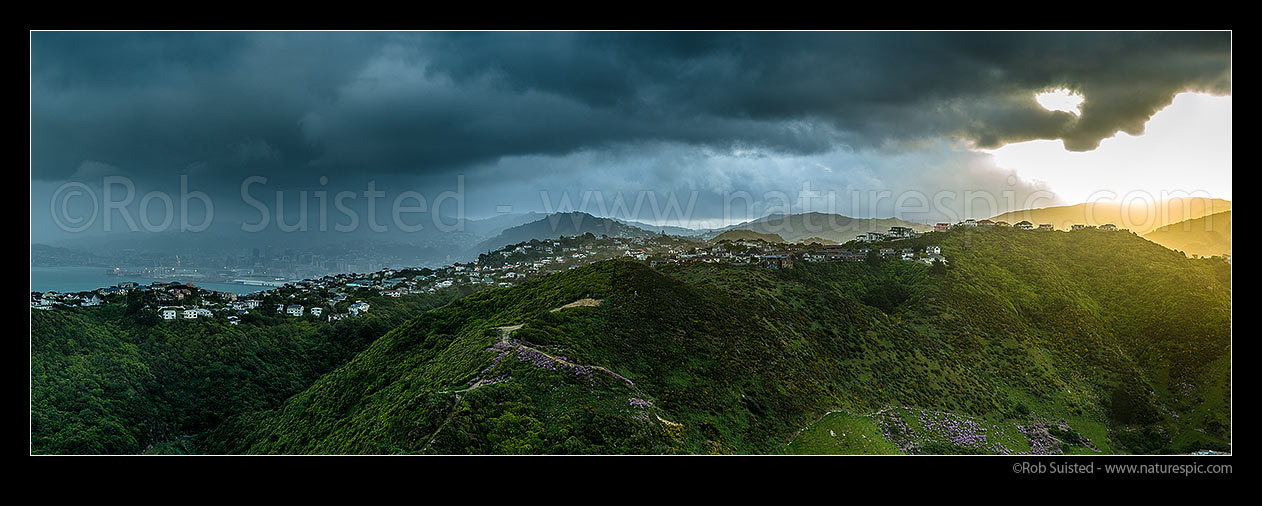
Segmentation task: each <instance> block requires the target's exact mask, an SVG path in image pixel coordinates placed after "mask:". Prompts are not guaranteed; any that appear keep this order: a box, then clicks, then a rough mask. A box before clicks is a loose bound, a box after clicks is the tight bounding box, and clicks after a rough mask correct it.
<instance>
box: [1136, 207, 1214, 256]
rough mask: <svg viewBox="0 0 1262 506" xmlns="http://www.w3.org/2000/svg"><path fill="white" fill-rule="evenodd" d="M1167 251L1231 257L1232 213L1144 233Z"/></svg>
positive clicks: (1187, 221) (1184, 222)
mask: <svg viewBox="0 0 1262 506" xmlns="http://www.w3.org/2000/svg"><path fill="white" fill-rule="evenodd" d="M1144 239H1148V240H1149V241H1152V242H1155V243H1157V244H1160V245H1162V246H1165V247H1167V248H1170V249H1173V250H1178V251H1182V252H1183V253H1185V254H1187V255H1189V256H1191V255H1200V256H1203V257H1210V256H1218V255H1230V254H1231V211H1225V212H1221V213H1214V214H1211V215H1209V216H1202V217H1200V218H1196V219H1191V220H1185V221H1181V222H1178V223H1175V224H1173V225H1167V226H1164V227H1161V228H1159V229H1156V230H1154V231H1152V232H1149V233H1147V234H1144Z"/></svg>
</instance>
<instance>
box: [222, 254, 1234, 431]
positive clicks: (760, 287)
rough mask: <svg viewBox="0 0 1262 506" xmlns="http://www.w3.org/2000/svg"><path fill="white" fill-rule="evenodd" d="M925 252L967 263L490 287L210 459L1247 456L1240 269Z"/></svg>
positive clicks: (376, 347) (573, 274)
mask: <svg viewBox="0 0 1262 506" xmlns="http://www.w3.org/2000/svg"><path fill="white" fill-rule="evenodd" d="M902 244H907V245H909V246H911V245H915V246H921V245H927V244H939V245H941V246H942V248H943V253H944V255H945V256H946V257H947V258H948V259H949V260H950V262H949V265H950V267H949V268H947V269H944V270H941V271H935V270H934V269H931V268H930V267H929V266H926V265H924V264H921V263H918V262H903V261H884V262H881V261H877V260H875V259H873V260H871V261H869V262H857V263H853V262H847V263H808V262H798V263H797V265H796V267H795V268H793V269H787V270H766V269H760V268H757V267H754V266H736V265H727V264H683V265H668V266H663V267H661V268H660V269H658V270H654V269H650V268H649V267H647V266H646V265H644V264H641V263H636V262H630V261H606V262H601V263H598V264H594V265H590V266H587V267H582V268H577V269H574V270H571V271H567V272H562V273H558V274H554V275H551V276H547V277H544V278H540V279H537V280H533V281H530V282H526V283H524V284H522V285H519V286H516V287H511V288H504V289H497V290H489V291H485V292H479V293H477V294H473V295H470V296H468V297H464V298H461V299H458V300H456V301H454V302H452V303H451V304H449V305H446V306H444V307H441V308H437V309H433V310H430V311H426V312H423V313H420V314H419V315H417V316H416V317H415V318H413V319H412V320H410V321H409V322H407V323H406V324H403V325H401V326H399V327H398V328H396V329H394V330H393V331H391V332H389V333H388V334H386V335H385V336H383V337H381V338H380V339H377V340H376V341H375V342H373V343H372V345H371V346H369V347H368V349H366V350H365V351H364V352H363V353H360V354H359V355H358V356H356V357H355V358H354V359H352V360H351V361H350V362H348V363H347V364H345V365H344V366H342V367H339V368H337V369H336V370H334V371H332V372H330V373H329V374H326V375H324V376H322V377H321V378H320V379H319V380H318V381H316V382H315V383H314V384H313V385H312V386H311V387H310V388H308V389H306V390H304V391H303V392H301V393H299V394H297V395H295V396H294V397H293V398H291V399H289V400H288V401H287V402H285V403H284V405H283V406H280V407H279V408H276V409H267V408H264V409H261V410H258V411H255V412H252V413H249V414H246V415H241V416H235V417H232V418H230V419H229V421H228V422H226V423H224V424H223V425H221V426H219V427H218V428H217V429H216V430H215V431H214V432H213V433H212V434H211V435H210V437H209V438H208V440H207V441H206V447H205V450H206V451H222V452H229V453H782V452H810V453H829V452H871V453H887V452H890V451H898V452H902V453H977V452H983V453H1021V452H1035V453H1058V452H1067V453H1071V452H1096V451H1101V452H1137V453H1152V452H1163V453H1168V452H1187V451H1193V450H1197V449H1202V448H1210V449H1219V450H1225V449H1229V444H1230V443H1229V439H1228V437H1229V430H1230V427H1229V425H1228V423H1229V420H1230V418H1229V417H1230V391H1229V386H1228V385H1229V379H1230V362H1229V360H1230V359H1229V353H1230V292H1229V286H1230V280H1229V275H1230V270H1229V266H1228V265H1227V264H1226V263H1225V262H1223V261H1220V260H1197V259H1188V258H1185V257H1184V256H1182V255H1180V254H1178V253H1176V252H1173V251H1170V250H1168V249H1166V248H1163V247H1160V246H1158V245H1156V244H1153V243H1151V242H1148V241H1145V240H1143V239H1141V238H1139V237H1137V236H1135V235H1133V234H1128V233H1119V232H1115V233H1110V232H1104V231H1098V230H1086V231H1078V232H1074V233H1060V232H1055V233H1032V232H1025V231H1019V230H1012V229H993V230H985V231H952V232H947V233H929V234H925V235H924V236H923V237H921V238H918V239H914V240H909V241H904V242H903V243H902ZM832 412H837V413H840V414H833V415H829V417H824V415H825V414H826V413H832ZM821 417H824V418H821ZM982 429H989V430H982ZM839 430H840V431H841V432H838V431H839ZM827 431H832V432H831V433H830V432H827ZM833 434H837V435H838V436H836V437H834V436H833ZM856 434H857V435H858V436H857V437H858V438H859V439H858V440H855V437H856V436H855V435H856ZM868 438H879V440H875V441H872V442H870V443H866V442H865V440H867V439H868Z"/></svg>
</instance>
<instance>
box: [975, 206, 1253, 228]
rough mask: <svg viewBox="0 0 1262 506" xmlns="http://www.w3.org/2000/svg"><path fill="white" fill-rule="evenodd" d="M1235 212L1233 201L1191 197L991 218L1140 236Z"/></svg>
mask: <svg viewBox="0 0 1262 506" xmlns="http://www.w3.org/2000/svg"><path fill="white" fill-rule="evenodd" d="M1230 210H1231V201H1229V200H1222V199H1209V198H1201V197H1191V198H1183V199H1169V200H1162V201H1159V202H1150V201H1147V200H1133V201H1129V202H1114V201H1106V202H1091V203H1085V204H1074V205H1070V206H1055V207H1044V208H1039V209H1023V210H1020V211H1012V212H1008V213H1004V214H1001V215H999V216H995V217H993V218H991V220H993V221H1006V222H1008V224H1016V223H1018V222H1021V221H1029V222H1031V223H1034V224H1035V225H1038V224H1041V223H1049V224H1051V225H1052V226H1053V227H1055V228H1056V230H1069V229H1070V227H1072V226H1073V225H1087V226H1093V227H1094V226H1100V225H1104V224H1105V223H1112V224H1114V225H1117V226H1118V227H1120V228H1125V229H1129V230H1131V231H1133V232H1135V233H1137V234H1141V235H1142V234H1147V233H1148V232H1151V231H1152V230H1155V229H1157V228H1160V227H1164V226H1166V225H1169V224H1172V223H1177V222H1180V221H1184V220H1191V219H1196V218H1200V217H1202V216H1207V215H1210V214H1215V213H1220V212H1223V211H1230Z"/></svg>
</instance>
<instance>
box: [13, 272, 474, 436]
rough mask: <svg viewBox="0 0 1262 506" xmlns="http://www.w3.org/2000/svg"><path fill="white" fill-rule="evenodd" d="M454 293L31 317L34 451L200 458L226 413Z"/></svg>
mask: <svg viewBox="0 0 1262 506" xmlns="http://www.w3.org/2000/svg"><path fill="white" fill-rule="evenodd" d="M454 296H455V294H454V293H453V292H444V293H441V294H434V295H413V296H408V297H402V298H397V299H396V298H391V297H379V298H371V299H369V300H371V301H372V305H373V312H371V313H369V314H367V315H365V316H364V317H361V318H355V319H347V320H343V321H340V322H335V323H328V322H324V321H320V320H319V319H314V318H312V319H308V318H290V317H286V316H283V315H269V314H250V315H247V316H245V317H243V318H242V323H241V324H240V325H231V324H229V323H228V322H227V321H226V319H225V318H222V317H216V318H199V319H197V320H177V321H172V322H163V321H161V319H160V318H159V317H158V316H157V314H156V312H154V311H152V310H144V309H142V304H143V301H142V300H140V299H141V297H140V294H132V295H130V296H129V297H130V299H133V300H129V301H128V303H127V304H125V305H124V304H118V305H107V306H101V307H88V308H66V309H58V310H54V311H38V310H32V311H31V452H32V453H37V454H44V453H48V454H102V453H107V454H135V453H167V452H170V453H188V452H198V451H200V450H201V449H200V448H199V442H198V441H199V439H200V435H201V434H202V433H203V432H205V431H207V430H210V429H213V428H215V427H217V426H218V425H219V424H220V423H221V422H222V421H223V420H224V419H225V418H227V417H229V416H232V415H237V414H240V413H245V412H249V411H254V410H259V409H266V408H271V407H275V406H278V405H280V404H281V403H283V402H284V401H285V400H286V399H288V398H290V397H291V396H293V395H294V394H297V393H299V392H301V391H302V390H303V389H305V388H307V387H308V386H310V385H311V384H312V383H313V382H314V381H315V380H316V379H317V378H319V377H320V376H321V375H322V374H324V373H326V372H328V371H330V370H332V369H334V368H335V367H337V366H340V365H342V364H344V363H346V361H348V360H350V359H351V358H352V357H354V356H355V355H356V354H357V353H359V352H360V351H362V350H364V349H365V348H367V347H368V345H369V344H370V343H371V342H372V341H373V340H374V339H376V338H377V337H379V336H381V335H382V334H385V333H386V332H387V331H389V330H390V329H392V328H394V327H397V326H398V325H400V324H402V323H404V322H405V321H407V320H408V318H409V317H410V315H413V314H416V313H417V312H419V311H424V310H426V309H429V308H432V307H435V306H438V305H442V304H445V303H446V302H447V301H449V300H451V299H452V298H453V297H454Z"/></svg>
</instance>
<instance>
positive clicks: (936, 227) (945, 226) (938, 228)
mask: <svg viewBox="0 0 1262 506" xmlns="http://www.w3.org/2000/svg"><path fill="white" fill-rule="evenodd" d="M950 228H951V224H950V223H938V224H937V225H934V226H933V231H934V232H946V231H947V230H949V229H950Z"/></svg>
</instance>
